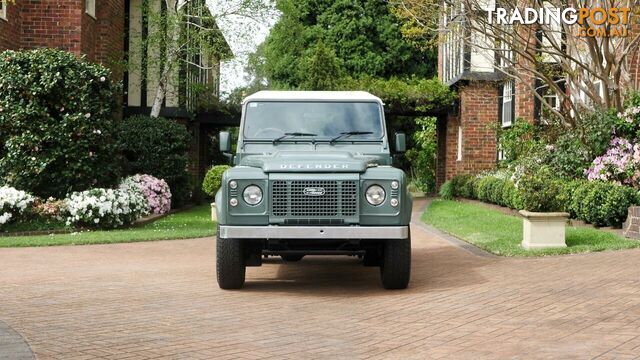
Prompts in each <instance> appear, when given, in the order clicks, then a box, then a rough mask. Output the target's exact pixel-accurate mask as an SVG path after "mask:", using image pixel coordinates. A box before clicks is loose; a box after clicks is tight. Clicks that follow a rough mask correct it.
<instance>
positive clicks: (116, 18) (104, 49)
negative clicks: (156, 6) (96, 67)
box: [95, 0, 125, 78]
mask: <svg viewBox="0 0 640 360" xmlns="http://www.w3.org/2000/svg"><path fill="white" fill-rule="evenodd" d="M124 13H125V9H124V1H123V0H100V1H97V2H96V17H97V29H96V35H95V36H96V45H95V56H96V61H98V62H100V63H102V64H104V65H105V66H108V67H109V68H111V69H112V70H113V71H114V75H115V78H121V77H122V73H123V69H124V64H123V59H124V40H125V33H124V31H125V28H124V26H125V24H124V22H125V19H124Z"/></svg>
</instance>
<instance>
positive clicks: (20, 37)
mask: <svg viewBox="0 0 640 360" xmlns="http://www.w3.org/2000/svg"><path fill="white" fill-rule="evenodd" d="M84 5H85V1H84V0H20V1H17V2H16V4H15V5H12V4H9V6H8V8H7V10H8V13H7V20H8V21H4V20H0V51H2V50H5V49H16V50H18V49H33V48H39V47H48V48H56V49H60V50H65V51H69V52H72V53H74V54H76V55H78V56H80V55H82V54H85V55H86V56H87V59H88V60H90V61H95V62H99V63H102V64H104V65H106V66H108V67H110V68H111V69H112V70H114V74H115V78H116V79H120V78H121V77H122V59H123V57H124V37H125V34H124V0H99V1H96V18H95V19H94V18H93V17H91V16H89V15H88V14H86V13H85V9H84Z"/></svg>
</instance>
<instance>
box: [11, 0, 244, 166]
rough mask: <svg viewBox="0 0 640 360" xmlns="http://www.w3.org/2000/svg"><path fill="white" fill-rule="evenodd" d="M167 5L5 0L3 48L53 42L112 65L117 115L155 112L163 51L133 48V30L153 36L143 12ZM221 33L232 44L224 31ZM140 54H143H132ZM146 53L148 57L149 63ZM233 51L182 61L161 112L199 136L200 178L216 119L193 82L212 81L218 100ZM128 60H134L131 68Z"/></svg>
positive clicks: (196, 160) (195, 156)
mask: <svg viewBox="0 0 640 360" xmlns="http://www.w3.org/2000/svg"><path fill="white" fill-rule="evenodd" d="M165 4H166V3H165V1H164V0H148V1H142V0H17V1H15V2H11V1H7V0H0V51H3V50H7V49H11V50H21V49H33V48H39V47H49V48H56V49H60V50H65V51H69V52H71V53H73V54H75V55H77V56H85V57H86V59H87V60H89V61H93V62H97V63H101V64H103V65H105V66H107V67H109V68H110V69H111V70H112V72H113V77H114V80H115V81H121V82H122V83H123V85H124V86H123V97H122V102H121V103H122V111H121V113H120V114H117V116H123V115H124V116H127V115H132V114H149V112H150V104H149V101H150V100H149V99H153V94H154V93H155V88H154V86H156V85H157V78H158V73H159V64H160V63H161V61H159V59H158V56H159V52H158V50H157V49H145V52H144V53H141V52H134V51H131V49H132V48H136V49H137V48H140V43H141V38H140V37H139V36H138V37H136V36H131V34H132V33H137V34H140V35H142V36H148V35H149V33H151V32H153V31H157V29H153V28H151V26H150V25H149V24H148V23H147V21H146V19H145V17H144V16H143V15H142V14H143V13H145V12H146V11H159V12H160V15H161V16H162V12H163V11H166V8H165ZM145 6H146V7H148V8H145ZM185 31H189V30H188V29H185ZM218 36H220V39H221V40H222V42H223V43H224V44H225V45H226V42H225V41H224V37H223V36H222V34H221V33H219V34H218ZM134 53H135V54H136V56H137V57H133V58H128V57H129V55H130V54H134ZM141 56H144V57H145V58H146V59H147V61H144V62H143V61H142V60H141ZM230 56H232V54H231V51H230V49H229V48H228V45H226V49H225V51H222V52H221V53H220V54H218V56H210V57H204V56H199V57H198V59H191V60H192V61H195V62H196V63H199V64H206V65H208V66H206V69H201V68H198V69H194V68H193V66H187V65H183V66H180V67H179V68H178V69H177V70H176V74H175V76H172V79H174V81H172V82H171V83H170V84H169V87H171V88H172V89H175V91H170V92H168V93H167V96H166V99H165V101H164V103H163V108H162V110H161V116H165V117H170V118H174V119H176V121H179V122H181V123H183V124H185V125H186V126H187V127H188V129H189V130H190V132H191V133H192V135H193V136H192V149H191V154H190V158H191V161H190V165H189V170H190V172H191V173H192V175H194V177H201V176H202V174H203V172H204V170H205V169H206V166H207V165H208V159H207V154H208V153H209V151H208V145H209V141H208V138H207V136H208V134H207V131H208V130H209V128H210V126H209V125H210V124H211V123H214V124H215V123H216V119H215V118H214V119H212V118H211V116H210V115H211V114H209V113H206V112H205V111H197V109H196V108H195V106H193V105H192V104H191V103H190V101H189V94H188V90H187V86H188V85H189V84H193V83H198V84H202V85H204V86H206V88H207V89H209V93H208V94H207V95H206V96H207V97H208V98H209V99H210V100H211V101H210V102H211V103H213V102H214V101H215V100H217V99H218V98H219V88H220V61H221V60H222V59H227V58H229V57H230ZM126 61H129V62H130V66H129V67H128V68H127V67H126V66H125V63H126ZM143 63H144V64H145V66H142V64H143ZM181 78H182V79H186V80H185V81H181V80H180V79H181Z"/></svg>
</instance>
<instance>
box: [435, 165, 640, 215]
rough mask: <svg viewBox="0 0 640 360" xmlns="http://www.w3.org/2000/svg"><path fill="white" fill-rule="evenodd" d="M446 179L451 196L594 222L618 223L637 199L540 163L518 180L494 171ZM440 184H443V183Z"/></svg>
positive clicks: (632, 191) (634, 193)
mask: <svg viewBox="0 0 640 360" xmlns="http://www.w3.org/2000/svg"><path fill="white" fill-rule="evenodd" d="M448 183H450V186H451V188H452V189H448V190H447V192H448V193H452V194H454V196H459V197H465V198H469V199H477V200H481V201H485V202H489V203H493V204H498V205H502V206H506V207H509V208H512V209H517V210H519V209H526V210H529V211H538V212H555V211H565V212H568V213H569V214H570V215H571V217H572V218H577V219H580V220H583V221H586V222H588V223H592V224H594V225H597V226H619V225H620V224H621V223H622V222H623V221H624V220H625V219H626V217H627V209H628V208H629V207H630V206H633V205H637V204H638V203H639V201H640V198H639V197H638V193H637V190H635V189H634V188H631V187H629V186H621V185H616V184H613V183H608V182H604V181H591V182H590V181H587V180H563V179H560V178H557V177H554V176H553V173H552V169H551V168H550V167H548V166H542V167H540V168H539V169H538V170H537V171H532V172H527V173H525V174H524V175H522V176H521V178H520V180H519V181H518V187H517V188H516V186H515V184H514V183H513V182H512V181H511V180H510V179H504V178H502V177H501V176H496V175H495V174H487V175H479V176H470V175H461V176H456V177H454V178H453V179H451V180H450V181H449V182H448ZM443 186H444V185H443Z"/></svg>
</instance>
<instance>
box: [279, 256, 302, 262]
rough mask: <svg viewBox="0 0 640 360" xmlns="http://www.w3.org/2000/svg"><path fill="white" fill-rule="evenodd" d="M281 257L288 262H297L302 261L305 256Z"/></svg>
mask: <svg viewBox="0 0 640 360" xmlns="http://www.w3.org/2000/svg"><path fill="white" fill-rule="evenodd" d="M280 257H281V258H282V260H284V261H286V262H296V261H300V260H302V258H303V257H304V255H280Z"/></svg>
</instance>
